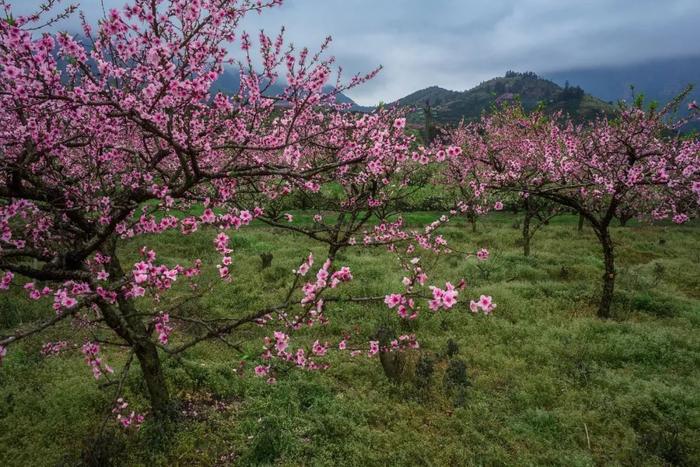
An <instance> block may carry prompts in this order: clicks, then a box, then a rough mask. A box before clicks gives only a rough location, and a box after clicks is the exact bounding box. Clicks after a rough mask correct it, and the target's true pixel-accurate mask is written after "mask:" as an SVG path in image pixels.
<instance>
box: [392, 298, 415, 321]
mask: <svg viewBox="0 0 700 467" xmlns="http://www.w3.org/2000/svg"><path fill="white" fill-rule="evenodd" d="M384 303H386V305H387V306H388V307H389V308H390V309H391V308H396V313H397V314H398V315H399V317H401V318H404V319H416V318H417V317H418V309H417V307H416V303H415V301H414V300H413V299H412V298H406V297H405V296H404V295H402V294H397V293H393V294H389V295H387V296H386V297H384Z"/></svg>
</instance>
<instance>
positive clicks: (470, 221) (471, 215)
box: [468, 214, 476, 233]
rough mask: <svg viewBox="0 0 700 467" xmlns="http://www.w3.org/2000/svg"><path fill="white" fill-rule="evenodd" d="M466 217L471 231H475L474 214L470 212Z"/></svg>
mask: <svg viewBox="0 0 700 467" xmlns="http://www.w3.org/2000/svg"><path fill="white" fill-rule="evenodd" d="M468 219H469V223H471V225H472V233H476V214H470V215H469V216H468Z"/></svg>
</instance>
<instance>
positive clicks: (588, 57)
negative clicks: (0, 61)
mask: <svg viewBox="0 0 700 467" xmlns="http://www.w3.org/2000/svg"><path fill="white" fill-rule="evenodd" d="M74 1H79V2H80V4H81V8H82V9H83V10H84V11H85V12H86V14H87V15H88V17H89V18H91V19H96V18H97V17H98V16H99V15H100V11H101V10H100V8H99V3H100V2H99V0H74ZM124 1H125V0H104V2H105V5H106V6H107V7H108V8H110V7H115V6H120V5H122V4H123V3H124ZM12 3H14V4H15V5H16V6H17V7H18V10H20V9H21V10H25V9H27V8H31V7H32V6H33V5H37V4H39V3H41V0H14V2H12ZM71 23H72V26H71ZM282 25H285V26H286V28H287V38H288V39H289V40H290V41H292V42H294V43H295V44H296V45H297V46H298V47H301V46H308V47H309V48H312V49H313V48H314V47H315V46H318V45H319V44H320V43H321V42H322V41H323V39H324V38H325V37H326V36H327V35H331V36H333V39H334V42H333V47H332V49H331V53H332V54H333V55H335V56H336V58H337V61H338V63H339V64H340V65H342V66H343V68H344V69H345V70H346V71H347V72H353V73H354V72H364V71H369V70H371V69H373V68H374V67H376V66H377V65H383V66H384V70H383V71H382V72H381V73H380V75H379V76H378V77H377V78H375V79H374V80H373V81H372V82H370V83H367V84H365V85H363V86H361V87H359V88H356V89H354V90H352V91H351V92H350V93H349V95H350V96H351V97H352V98H353V99H355V100H356V101H357V102H358V103H360V104H365V105H371V104H376V103H377V102H379V101H384V102H391V101H393V100H395V99H397V98H399V97H402V96H404V95H406V94H409V93H411V92H413V91H415V90H418V89H421V88H424V87H427V86H431V85H439V86H442V87H445V88H448V89H455V90H464V89H468V88H470V87H472V86H474V85H476V84H478V83H479V82H481V81H483V80H486V79H489V78H492V77H494V76H499V75H503V73H504V72H505V71H506V70H509V69H512V70H516V71H535V72H537V73H547V72H553V71H560V70H568V69H575V68H586V67H595V66H608V65H615V64H630V63H639V62H644V61H647V60H651V59H658V58H667V57H682V56H690V55H696V56H700V48H699V47H698V43H699V42H698V39H699V36H700V34H699V33H698V31H699V30H700V0H461V1H459V0H285V4H284V5H283V6H282V7H280V8H276V9H274V10H270V11H267V12H266V13H264V14H263V15H261V16H258V15H253V16H251V17H250V18H249V19H247V20H246V23H245V28H246V29H247V30H249V31H251V32H253V31H257V30H258V29H261V28H263V29H265V31H266V32H268V33H274V32H276V31H277V30H278V29H279V28H280V26H282ZM71 27H73V28H74V27H75V22H69V23H65V24H64V25H63V29H70V28H71Z"/></svg>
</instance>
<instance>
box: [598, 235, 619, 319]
mask: <svg viewBox="0 0 700 467" xmlns="http://www.w3.org/2000/svg"><path fill="white" fill-rule="evenodd" d="M598 238H599V239H600V244H601V246H602V247H603V258H604V261H605V273H604V274H603V293H602V295H601V297H600V305H599V306H598V317H599V318H604V319H607V318H609V317H610V306H611V305H612V300H613V292H614V290H615V254H614V251H613V243H612V239H611V238H610V232H609V231H608V228H607V227H605V228H603V229H602V230H601V231H600V232H598Z"/></svg>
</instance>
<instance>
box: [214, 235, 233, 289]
mask: <svg viewBox="0 0 700 467" xmlns="http://www.w3.org/2000/svg"><path fill="white" fill-rule="evenodd" d="M228 242H229V237H228V235H226V234H225V233H224V232H219V234H218V235H217V236H216V238H214V246H215V248H216V251H218V252H219V253H221V254H222V255H223V257H222V258H221V264H217V265H216V267H217V269H218V270H219V277H221V278H222V279H224V280H230V278H231V273H230V271H229V266H230V265H231V263H232V262H233V260H232V259H231V256H230V254H231V252H232V251H233V250H232V249H230V248H229V247H228Z"/></svg>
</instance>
